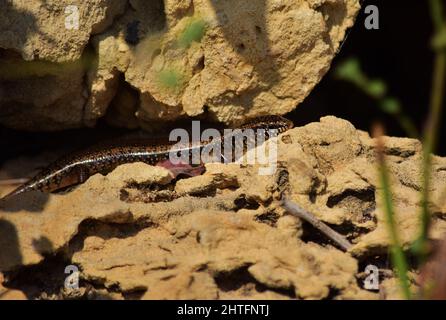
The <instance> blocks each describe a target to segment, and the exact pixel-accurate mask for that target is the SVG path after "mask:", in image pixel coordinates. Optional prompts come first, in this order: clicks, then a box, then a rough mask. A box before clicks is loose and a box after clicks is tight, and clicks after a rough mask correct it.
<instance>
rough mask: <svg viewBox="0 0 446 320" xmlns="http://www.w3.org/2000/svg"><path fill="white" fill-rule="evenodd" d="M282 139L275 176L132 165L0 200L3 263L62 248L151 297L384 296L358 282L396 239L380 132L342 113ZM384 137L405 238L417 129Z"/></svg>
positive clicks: (414, 203)
mask: <svg viewBox="0 0 446 320" xmlns="http://www.w3.org/2000/svg"><path fill="white" fill-rule="evenodd" d="M278 141H279V143H278V163H277V170H276V172H275V173H274V174H272V175H270V176H261V175H259V168H260V167H261V166H260V165H258V164H254V165H244V164H237V163H232V164H219V163H212V164H207V165H206V167H205V168H206V171H205V172H204V173H203V174H202V175H200V176H195V177H191V178H187V179H179V180H178V179H175V180H172V178H171V177H170V175H169V172H168V171H167V170H166V169H164V168H156V167H152V166H149V165H146V164H142V163H136V164H129V165H124V166H120V167H118V168H117V169H116V170H114V171H113V172H111V173H109V174H108V175H107V176H103V175H100V174H98V175H95V176H93V177H91V178H90V179H89V180H88V181H86V182H85V183H84V184H82V185H80V186H78V187H77V188H75V189H74V190H71V191H69V192H66V193H65V194H52V195H44V194H40V193H29V194H26V195H24V196H22V197H21V198H20V199H17V200H15V201H7V202H6V203H4V202H3V203H0V270H1V271H3V272H5V271H11V270H17V268H18V267H20V266H31V265H35V264H38V263H42V264H43V265H45V264H46V263H47V262H46V260H45V258H44V256H45V255H44V253H48V252H56V251H57V252H61V253H63V254H66V256H67V257H69V258H70V259H71V261H72V263H74V264H76V265H78V266H80V267H81V270H82V277H83V279H84V280H85V281H87V282H91V283H93V284H95V283H96V284H101V285H104V286H105V288H108V290H112V288H113V291H116V290H118V293H119V294H122V295H123V296H129V295H131V294H136V293H138V294H139V296H140V297H142V298H144V299H155V298H166V299H173V298H179V299H187V298H191V299H196V298H197V299H198V298H199V299H216V298H225V299H229V298H268V299H269V298H280V299H289V298H304V299H322V298H327V297H332V298H335V299H376V298H378V297H381V294H382V292H381V293H373V292H368V291H365V290H363V289H362V288H361V287H360V283H361V282H360V281H359V282H358V279H362V278H360V276H359V274H363V272H364V270H359V269H358V262H359V261H360V262H363V261H364V260H363V259H365V258H367V257H370V256H373V255H379V254H382V255H387V253H388V250H389V247H390V241H389V237H388V232H387V230H388V228H387V225H386V222H385V214H384V212H383V210H382V208H381V203H382V190H381V186H380V185H379V179H378V178H377V171H376V161H375V151H374V149H373V146H374V143H375V141H374V140H373V139H371V138H370V137H369V136H368V135H367V134H365V133H364V132H360V131H357V130H355V129H354V128H353V126H351V124H349V123H348V122H347V121H344V120H341V119H337V118H334V117H328V118H322V119H321V121H320V122H318V123H312V124H309V125H307V126H305V127H300V128H295V129H292V130H289V131H287V132H286V133H284V134H282V135H281V136H279V137H278ZM386 143H387V144H388V148H387V149H386V150H387V151H386V152H387V153H388V156H387V159H388V166H389V168H390V174H391V178H392V184H393V198H394V199H393V200H394V203H395V213H396V222H397V227H398V230H399V232H400V237H401V241H402V243H403V245H404V246H405V247H406V248H407V247H408V246H409V245H410V243H411V242H412V241H413V240H414V239H415V237H416V236H417V234H418V231H419V226H420V225H419V223H420V219H419V212H420V203H419V192H418V191H417V190H416V189H417V185H418V180H417V179H416V178H414V177H417V176H418V173H419V171H418V170H419V169H417V168H419V167H418V164H419V158H420V153H421V149H420V148H419V144H418V143H417V142H416V141H414V140H410V139H399V138H391V137H389V138H386ZM433 162H434V166H433V172H432V181H433V184H432V192H433V194H435V195H437V196H436V198H433V202H432V207H433V208H434V209H435V211H434V214H433V223H432V229H431V235H430V236H431V238H433V239H440V238H442V237H444V236H445V233H446V219H445V216H446V213H445V207H444V204H441V198H440V197H439V196H438V195H439V194H440V193H441V192H444V190H445V189H446V183H445V181H446V179H445V177H444V174H445V170H444V168H445V167H446V159H445V158H441V157H434V161H433ZM283 196H287V197H289V198H290V199H292V200H293V201H295V202H297V203H298V204H299V205H300V206H302V207H303V208H305V209H308V210H310V211H311V212H313V213H314V214H315V215H316V216H317V217H318V218H319V219H321V220H322V221H324V222H327V223H330V224H333V225H338V227H339V230H340V231H341V232H342V233H343V235H345V236H348V237H349V239H350V240H351V241H352V242H353V243H354V246H353V248H352V249H351V251H350V252H348V253H344V252H342V251H340V250H339V249H337V248H335V247H332V246H330V245H327V244H326V242H327V239H326V238H325V237H324V236H322V235H317V234H313V231H312V229H308V225H307V224H305V223H302V221H300V220H299V219H298V218H296V217H294V216H291V215H289V214H287V213H286V211H285V210H284V209H283V208H281V203H280V200H281V199H282V197H283ZM352 226H353V227H352ZM308 237H310V239H311V240H310V241H309V242H304V241H302V239H304V240H306V239H308ZM37 244H40V245H37ZM42 244H46V245H45V246H42ZM385 271H387V272H389V271H390V270H385ZM18 276H20V273H19V275H18ZM358 283H359V285H358ZM116 288H117V289H116ZM260 288H261V289H260ZM383 288H384V287H383ZM386 290H387V289H386ZM389 290H390V289H389ZM388 297H389V298H391V297H392V294H390V295H389V296H388Z"/></svg>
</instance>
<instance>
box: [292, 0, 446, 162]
mask: <svg viewBox="0 0 446 320" xmlns="http://www.w3.org/2000/svg"><path fill="white" fill-rule="evenodd" d="M368 4H374V5H376V6H378V8H379V10H380V11H379V13H380V29H379V30H367V29H366V28H365V27H364V19H365V17H366V15H365V14H364V8H365V6H366V5H368ZM432 32H433V28H432V23H431V19H430V12H429V6H428V1H427V0H366V1H364V2H363V8H362V9H361V14H360V15H359V16H358V18H357V20H356V24H355V26H354V27H353V28H352V29H351V30H350V33H349V36H348V38H347V39H346V41H345V43H344V46H343V47H342V49H341V51H340V52H339V54H338V56H337V57H336V58H335V59H334V61H333V65H332V68H331V70H330V71H329V73H328V74H327V75H326V76H325V78H324V79H323V80H322V81H321V82H320V83H319V84H318V85H317V86H316V88H315V89H314V90H313V91H312V93H311V94H310V96H309V97H308V98H307V99H306V100H305V101H304V103H302V104H301V105H300V106H299V107H298V108H297V109H296V110H295V111H293V112H292V113H291V114H290V115H289V116H290V118H291V119H293V121H294V122H295V124H296V125H304V124H305V123H308V122H311V121H317V120H318V119H319V118H320V117H322V116H325V115H335V116H337V117H340V118H343V119H346V120H349V121H350V122H351V123H353V125H355V127H356V128H358V129H363V130H367V131H370V130H369V129H370V126H371V124H372V123H373V122H374V121H377V120H379V121H382V122H384V123H385V125H386V131H387V134H389V135H393V136H406V134H405V132H404V131H403V130H402V129H401V128H400V127H399V124H398V122H396V121H395V120H394V118H393V117H392V116H389V115H387V114H385V113H383V112H381V111H380V109H379V108H378V107H377V106H376V102H375V101H374V100H373V99H371V98H369V97H368V96H367V95H365V94H364V93H362V91H360V90H359V89H357V88H356V87H355V86H354V85H352V84H350V83H347V82H343V81H339V80H336V79H334V70H335V68H336V66H337V65H338V64H339V63H340V62H342V61H343V60H345V59H347V58H350V57H357V58H359V60H360V61H361V65H362V68H363V70H364V71H365V73H366V74H367V75H368V77H370V78H381V79H384V80H385V81H386V83H387V85H388V87H389V95H391V96H395V97H396V98H398V99H399V100H400V101H401V102H402V105H403V109H404V111H405V113H406V114H408V115H410V117H411V119H412V120H413V121H414V122H415V124H416V125H417V127H418V129H419V131H421V130H422V128H423V126H424V123H425V120H426V116H427V113H428V110H429V102H430V88H431V82H432V80H431V77H432V66H433V59H434V55H433V52H432V50H431V48H430V41H431V37H432ZM442 119H443V120H442V121H441V123H442V124H443V123H444V122H445V121H444V120H445V119H446V117H445V114H443V117H442ZM445 131H446V130H445V128H444V127H443V128H441V130H440V132H441V137H440V139H439V146H438V152H437V153H438V154H441V155H443V156H444V155H446V145H445V144H444V143H442V142H443V141H444V139H445V138H446V132H445Z"/></svg>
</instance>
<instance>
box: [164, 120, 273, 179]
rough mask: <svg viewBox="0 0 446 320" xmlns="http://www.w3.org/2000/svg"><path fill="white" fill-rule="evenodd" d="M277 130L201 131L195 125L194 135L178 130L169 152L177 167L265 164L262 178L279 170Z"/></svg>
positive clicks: (173, 132) (194, 124) (173, 135)
mask: <svg viewBox="0 0 446 320" xmlns="http://www.w3.org/2000/svg"><path fill="white" fill-rule="evenodd" d="M278 133H279V131H278V130H277V129H249V128H246V129H225V130H223V134H222V132H221V131H219V130H217V129H206V130H204V131H203V132H201V130H200V121H193V122H192V136H190V134H189V132H188V131H187V130H185V129H174V130H173V131H172V132H171V133H170V135H169V141H171V142H177V143H176V144H174V145H173V146H172V148H171V149H170V152H169V161H170V162H171V163H172V164H173V165H176V164H192V165H200V164H203V163H211V162H214V163H215V162H217V163H230V162H235V163H243V164H249V165H255V164H258V165H261V167H260V168H259V175H273V174H274V173H275V172H276V169H277V139H276V138H277V136H278Z"/></svg>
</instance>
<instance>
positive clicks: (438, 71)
mask: <svg viewBox="0 0 446 320" xmlns="http://www.w3.org/2000/svg"><path fill="white" fill-rule="evenodd" d="M445 74H446V53H445V52H444V51H443V52H439V53H437V55H436V58H435V66H434V75H433V85H432V96H431V105H430V114H429V119H428V122H427V126H426V130H425V134H424V141H423V146H424V149H423V190H422V197H421V209H422V213H421V235H420V239H419V243H418V248H417V251H418V252H417V254H418V256H419V262H420V263H424V262H425V259H426V255H427V242H428V233H429V226H430V220H431V219H430V218H431V217H430V211H429V193H430V184H431V168H432V153H434V152H435V149H436V146H437V139H438V132H439V128H440V119H441V116H442V111H443V110H442V109H443V97H444V86H445Z"/></svg>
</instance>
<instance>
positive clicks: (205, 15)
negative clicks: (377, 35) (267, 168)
mask: <svg viewBox="0 0 446 320" xmlns="http://www.w3.org/2000/svg"><path fill="white" fill-rule="evenodd" d="M0 5H1V7H2V10H1V13H0V31H2V32H0V34H1V36H0V48H3V49H7V50H6V51H1V52H0V70H2V69H4V68H1V66H3V65H4V66H5V67H8V66H10V67H9V68H6V69H9V71H8V70H6V71H7V72H6V71H5V70H2V71H0V81H1V83H0V113H1V114H2V115H5V116H2V117H0V119H1V120H0V121H1V122H2V124H4V125H6V126H9V127H13V128H19V129H28V130H59V129H64V128H73V127H81V126H94V124H95V122H96V120H97V119H99V118H102V117H104V116H105V115H106V113H107V110H108V109H109V108H110V105H113V106H114V107H113V112H111V113H110V114H109V115H108V116H107V117H108V119H109V123H113V124H114V125H118V126H125V127H128V126H132V127H135V126H136V125H140V126H142V127H143V128H146V129H147V128H152V130H153V125H154V124H159V123H160V122H161V123H162V122H166V121H173V120H176V119H180V118H185V117H192V116H200V117H202V118H206V119H208V120H213V121H220V122H225V123H236V122H240V121H243V120H244V119H246V118H247V117H254V116H258V115H264V114H285V113H287V112H289V111H291V110H293V109H294V108H296V106H297V105H298V104H299V103H301V102H302V101H303V100H304V99H305V97H306V96H307V95H308V94H309V93H310V91H311V90H312V89H313V87H314V86H315V85H316V84H317V83H318V82H319V81H320V80H321V78H322V77H323V75H324V74H325V73H326V72H327V70H328V69H329V67H330V63H331V60H332V59H333V57H334V56H335V54H336V52H337V50H338V48H339V44H340V43H341V41H343V39H344V35H345V31H346V29H347V28H349V27H351V26H352V25H353V22H354V19H355V16H356V14H357V12H358V10H359V1H358V0H317V1H315V0H298V1H295V0H259V1H237V0H227V1H213V0H193V1H192V0H185V1H171V0H164V1H163V0H154V1H146V0H129V1H120V0H89V1H83V2H82V4H79V5H78V6H79V13H80V14H79V19H80V20H79V21H80V23H79V30H70V29H66V28H65V23H66V19H67V14H66V13H65V8H66V7H67V6H68V5H71V2H69V1H57V2H56V1H46V2H45V4H42V3H41V2H40V1H37V0H32V1H14V2H13V4H12V3H11V2H8V1H6V0H3V2H0ZM3 9H5V10H3ZM68 16H69V14H68ZM11 21H13V22H14V23H10V22H11ZM90 49H92V50H90ZM90 51H92V52H90ZM14 52H16V53H18V54H19V57H17V56H14V54H13V53H14ZM11 54H12V55H13V57H11ZM20 56H21V57H22V58H20ZM24 60H26V61H24ZM13 62H14V63H15V66H14V67H11V63H13ZM67 69H68V70H67ZM122 87H127V88H132V90H134V95H135V96H136V101H137V103H136V105H134V104H133V102H132V101H130V100H126V101H127V102H129V103H130V105H129V104H127V103H125V104H124V105H121V104H120V103H113V100H114V99H115V97H116V99H121V98H122V96H119V95H118V96H117V94H118V92H119V90H120V89H119V88H122ZM120 101H122V100H120ZM110 117H111V118H113V119H112V120H110ZM135 117H136V118H137V120H136V121H135Z"/></svg>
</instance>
